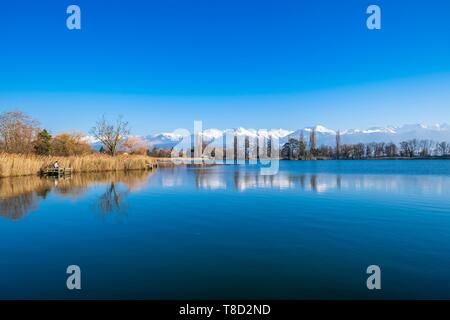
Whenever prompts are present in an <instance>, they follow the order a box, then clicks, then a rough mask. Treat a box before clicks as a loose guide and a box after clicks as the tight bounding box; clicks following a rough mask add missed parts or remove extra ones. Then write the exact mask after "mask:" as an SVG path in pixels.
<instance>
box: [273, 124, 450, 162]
mask: <svg viewBox="0 0 450 320" xmlns="http://www.w3.org/2000/svg"><path fill="white" fill-rule="evenodd" d="M280 156H281V158H283V159H292V160H294V159H299V160H307V159H317V158H324V159H377V158H431V157H450V143H448V142H446V141H440V142H439V141H432V140H429V139H423V140H420V139H411V140H408V141H402V142H400V143H399V144H398V145H397V144H395V143H393V142H389V143H386V142H370V143H356V144H343V143H342V142H341V134H340V132H339V131H338V132H337V134H336V143H335V146H334V147H332V146H327V145H321V146H320V147H318V146H317V134H316V132H315V130H314V129H313V130H311V131H310V133H309V143H307V142H305V137H304V133H303V131H302V132H301V133H300V136H299V138H298V139H294V138H290V139H289V141H288V142H287V143H285V144H284V145H283V146H282V148H281V150H280Z"/></svg>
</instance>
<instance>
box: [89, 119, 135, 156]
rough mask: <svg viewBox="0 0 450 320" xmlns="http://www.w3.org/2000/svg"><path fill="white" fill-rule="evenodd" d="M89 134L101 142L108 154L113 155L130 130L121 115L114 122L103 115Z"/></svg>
mask: <svg viewBox="0 0 450 320" xmlns="http://www.w3.org/2000/svg"><path fill="white" fill-rule="evenodd" d="M91 134H92V135H93V136H94V138H96V139H98V140H99V141H100V142H101V143H102V145H103V146H104V148H105V150H106V151H107V152H108V153H109V154H110V155H112V156H115V155H116V154H117V151H118V149H119V147H120V146H121V144H122V143H123V142H124V140H125V138H126V136H127V135H129V134H130V130H129V128H128V122H126V121H124V120H123V117H122V116H119V117H118V118H117V120H116V123H115V124H113V123H110V122H108V121H107V120H106V119H105V117H104V116H103V117H102V119H101V120H100V121H98V122H97V123H96V125H95V127H93V128H92V129H91Z"/></svg>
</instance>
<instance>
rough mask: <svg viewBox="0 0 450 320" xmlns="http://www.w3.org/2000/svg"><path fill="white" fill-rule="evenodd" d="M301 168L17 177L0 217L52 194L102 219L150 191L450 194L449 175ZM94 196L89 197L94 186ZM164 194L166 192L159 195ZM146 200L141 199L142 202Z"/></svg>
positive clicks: (5, 186) (0, 205)
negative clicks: (85, 201)
mask: <svg viewBox="0 0 450 320" xmlns="http://www.w3.org/2000/svg"><path fill="white" fill-rule="evenodd" d="M299 171H300V170H298V169H295V170H281V171H280V172H279V173H278V174H277V175H272V176H264V175H261V174H260V172H259V170H247V168H245V167H240V166H217V167H211V168H196V167H190V168H189V167H176V168H164V169H160V170H158V172H157V173H155V174H154V175H153V176H152V179H149V176H150V175H152V174H153V173H152V172H148V171H130V172H127V173H125V172H102V173H95V174H79V175H74V176H72V177H70V178H67V179H56V180H55V179H50V178H47V179H43V178H39V177H19V178H3V179H0V216H2V217H4V218H6V219H9V220H19V219H21V218H23V217H24V216H25V215H27V214H28V213H30V212H32V211H34V210H36V209H37V207H38V204H39V203H40V202H41V201H43V200H44V199H47V198H48V197H50V196H57V197H60V198H67V199H73V200H79V199H80V198H83V197H89V201H92V206H91V211H95V212H99V213H100V214H101V215H102V216H103V215H106V214H109V213H121V214H122V213H125V211H126V201H125V200H126V198H127V197H128V196H129V194H130V193H132V192H139V191H141V190H145V191H147V190H149V188H154V189H156V190H159V189H162V190H164V189H173V190H177V191H176V192H183V190H192V189H197V190H205V191H209V192H211V191H214V190H222V191H224V192H247V191H250V190H254V189H272V190H273V191H275V192H276V191H277V190H278V191H283V190H295V191H299V192H311V193H317V194H321V193H327V192H335V193H336V192H341V193H347V194H349V195H357V194H359V193H361V192H369V193H385V194H401V193H407V194H412V195H418V196H424V195H435V196H441V195H448V194H450V176H446V175H412V174H411V175H408V174H397V175H393V174H392V175H385V174H348V173H344V174H342V173H314V172H312V173H311V172H309V173H308V172H304V173H303V172H299ZM94 187H95V188H96V189H95V193H94V194H89V195H87V193H88V191H89V190H90V189H92V188H94ZM163 192H165V191H163ZM142 201H144V200H142Z"/></svg>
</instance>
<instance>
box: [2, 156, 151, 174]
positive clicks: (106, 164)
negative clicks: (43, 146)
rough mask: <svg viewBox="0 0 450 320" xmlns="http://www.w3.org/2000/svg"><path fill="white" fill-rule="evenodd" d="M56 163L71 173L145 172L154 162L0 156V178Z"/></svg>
mask: <svg viewBox="0 0 450 320" xmlns="http://www.w3.org/2000/svg"><path fill="white" fill-rule="evenodd" d="M55 161H58V163H59V166H60V167H61V168H72V169H73V172H101V171H130V170H147V169H148V168H149V165H151V164H154V163H155V160H154V159H153V158H150V157H147V156H139V155H133V156H129V155H119V156H115V157H111V156H109V155H105V154H89V155H81V156H66V157H56V156H39V155H34V154H6V153H2V154H0V177H12V176H25V175H37V174H39V172H40V171H41V169H43V168H46V167H48V166H50V165H52V164H53V163H54V162H55Z"/></svg>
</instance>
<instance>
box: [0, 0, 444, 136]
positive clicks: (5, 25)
mask: <svg viewBox="0 0 450 320" xmlns="http://www.w3.org/2000/svg"><path fill="white" fill-rule="evenodd" d="M70 4H77V5H79V6H80V8H81V16H82V30H76V31H69V30H68V29H67V28H66V22H65V20H66V18H67V14H66V8H67V6H68V5H70ZM369 4H378V5H379V6H380V7H381V10H382V29H381V30H379V31H370V30H368V29H367V28H366V18H367V15H366V8H367V6H368V5H369ZM449 21H450V1H448V0H426V1H425V0H416V1H407V0H395V1H392V0H376V1H370V2H369V1H363V0H340V1H338V0H332V1H331V0H330V1H325V0H314V1H313V0H310V1H303V0H291V1H288V0H271V1H264V0H158V1H157V0H146V1H144V0H126V1H125V0H122V1H118V0H95V1H93V0H71V1H66V0H58V1H55V0H35V1H24V0H15V1H3V2H2V3H1V5H0V40H1V41H0V111H4V110H11V109H20V110H23V111H25V112H27V113H30V114H31V115H33V116H34V117H36V118H37V119H38V120H40V122H41V123H42V125H43V126H44V127H46V128H48V129H50V130H51V131H53V132H61V131H70V130H81V131H88V130H89V128H90V127H91V126H92V125H93V123H94V122H95V120H96V119H98V118H99V117H101V115H103V114H105V115H107V116H109V117H111V118H112V117H114V116H116V115H118V114H123V115H124V116H125V118H126V119H127V120H129V122H130V124H131V127H132V129H133V133H135V134H147V133H154V132H158V131H171V130H173V129H176V128H180V127H184V128H188V129H189V128H191V127H192V122H193V120H196V119H198V120H203V122H204V126H205V127H216V128H232V127H237V126H244V127H252V128H279V127H282V128H286V129H295V128H299V127H303V126H309V125H314V124H318V123H320V124H323V125H325V126H328V127H331V128H334V129H339V128H340V129H346V128H355V127H357V128H366V127H371V126H382V125H400V124H404V123H417V122H423V123H441V122H450V22H449Z"/></svg>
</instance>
